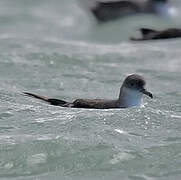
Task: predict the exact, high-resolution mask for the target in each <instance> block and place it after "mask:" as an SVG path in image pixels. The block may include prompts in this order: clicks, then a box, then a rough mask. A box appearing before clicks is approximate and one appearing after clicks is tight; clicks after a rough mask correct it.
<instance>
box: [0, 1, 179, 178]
mask: <svg viewBox="0 0 181 180" xmlns="http://www.w3.org/2000/svg"><path fill="white" fill-rule="evenodd" d="M173 4H175V5H177V6H178V8H179V5H181V4H180V2H179V1H177V2H176V1H173ZM0 9H1V10H0V27H1V28H0V44H1V45H0V102H1V103H0V179H3V180H8V179H16V180H19V179H23V180H24V179H25V180H49V179H53V180H60V179H62V180H118V179H121V180H122V179H123V180H158V179H159V180H165V179H166V180H167V179H171V180H172V179H174V180H177V179H178V180H179V179H181V131H180V129H181V104H180V102H181V83H180V82H181V81H180V79H181V48H180V47H181V40H180V39H177V40H165V41H157V42H145V43H132V42H130V41H129V40H128V38H129V37H130V36H138V35H139V33H138V32H137V31H136V30H137V29H138V28H139V27H140V26H146V27H157V28H160V29H161V28H165V27H173V26H174V27H175V26H177V27H179V25H180V27H181V24H180V22H179V21H180V17H181V16H180V15H179V14H178V16H177V17H175V18H174V19H161V18H158V17H151V16H140V17H132V18H128V19H124V20H121V21H118V22H113V23H109V24H108V25H102V26H100V25H97V24H96V23H95V22H94V19H93V18H92V17H90V16H89V15H88V14H86V13H85V12H84V11H83V10H82V9H80V7H79V5H78V4H77V2H76V1H73V0H69V1H67V0H61V1H60V0H52V1H51V2H50V1H48V0H44V1H41V0H31V1H28V0H13V1H12V0H2V1H0ZM132 73H138V74H141V75H143V76H144V77H145V79H146V81H147V89H148V90H150V91H151V92H152V93H153V94H154V99H153V100H151V99H149V98H147V97H144V99H143V101H144V103H143V106H142V107H140V108H139V107H138V108H130V109H115V110H111V109H110V110H89V109H86V110H85V109H69V108H60V107H55V106H50V105H48V104H46V103H43V102H41V101H39V100H36V99H32V98H29V97H26V96H24V95H23V94H22V93H21V92H22V91H28V92H33V93H37V94H40V95H47V96H50V97H55V98H61V99H64V100H69V101H70V100H74V99H75V98H80V97H82V98H108V99H109V98H110V99H111V98H113V99H114V98H116V97H117V96H118V93H119V88H120V86H121V84H122V81H123V80H124V78H125V77H126V76H127V75H128V74H132Z"/></svg>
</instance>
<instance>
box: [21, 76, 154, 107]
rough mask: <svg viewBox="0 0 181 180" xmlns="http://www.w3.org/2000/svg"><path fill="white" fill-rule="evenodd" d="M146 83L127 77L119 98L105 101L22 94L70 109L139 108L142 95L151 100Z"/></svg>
mask: <svg viewBox="0 0 181 180" xmlns="http://www.w3.org/2000/svg"><path fill="white" fill-rule="evenodd" d="M145 85H146V82H145V80H144V79H143V77H142V76H140V75H137V74H133V75H130V76H128V77H127V78H126V79H125V80H124V82H123V84H122V86H121V89H120V94H119V98H118V99H116V100H106V99H76V100H75V101H73V102H66V101H63V100H59V99H52V98H48V97H44V96H39V95H36V94H32V93H28V92H23V93H24V94H26V95H28V96H31V97H34V98H37V99H40V100H43V101H45V102H48V103H49V104H51V105H55V106H61V107H70V108H91V109H110V108H128V107H132V106H140V105H141V100H142V96H143V94H145V95H147V96H149V97H150V98H153V95H152V94H151V93H150V92H149V91H147V90H146V89H145Z"/></svg>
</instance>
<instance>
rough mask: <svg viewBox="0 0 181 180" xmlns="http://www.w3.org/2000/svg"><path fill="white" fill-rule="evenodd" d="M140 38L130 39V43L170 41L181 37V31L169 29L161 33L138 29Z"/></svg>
mask: <svg viewBox="0 0 181 180" xmlns="http://www.w3.org/2000/svg"><path fill="white" fill-rule="evenodd" d="M140 31H141V34H142V37H141V38H134V37H131V38H130V40H132V41H144V40H158V39H170V38H179V37H181V29H178V28H169V29H165V30H162V31H157V30H154V29H148V28H141V29H140Z"/></svg>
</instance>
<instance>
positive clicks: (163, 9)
mask: <svg viewBox="0 0 181 180" xmlns="http://www.w3.org/2000/svg"><path fill="white" fill-rule="evenodd" d="M80 1H82V2H81V3H82V4H83V5H84V7H85V8H86V9H89V11H90V12H92V14H93V15H94V16H95V18H96V19H97V20H98V21H99V22H107V21H110V20H114V19H118V18H121V17H125V16H128V15H135V14H138V13H144V14H160V15H167V14H171V12H170V10H171V8H170V6H169V5H168V0H117V1H115V0H114V1H111V0H107V1H105V0H92V4H91V2H90V1H91V0H80Z"/></svg>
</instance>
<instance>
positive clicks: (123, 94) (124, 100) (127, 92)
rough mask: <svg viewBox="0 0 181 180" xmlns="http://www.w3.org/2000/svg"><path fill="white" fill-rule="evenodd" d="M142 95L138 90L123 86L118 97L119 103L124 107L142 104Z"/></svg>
mask: <svg viewBox="0 0 181 180" xmlns="http://www.w3.org/2000/svg"><path fill="white" fill-rule="evenodd" d="M142 95H143V94H142V93H141V92H139V91H137V90H132V89H130V88H126V87H121V89H120V94H119V99H118V102H119V105H120V107H123V108H128V107H132V106H140V105H141V99H142Z"/></svg>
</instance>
